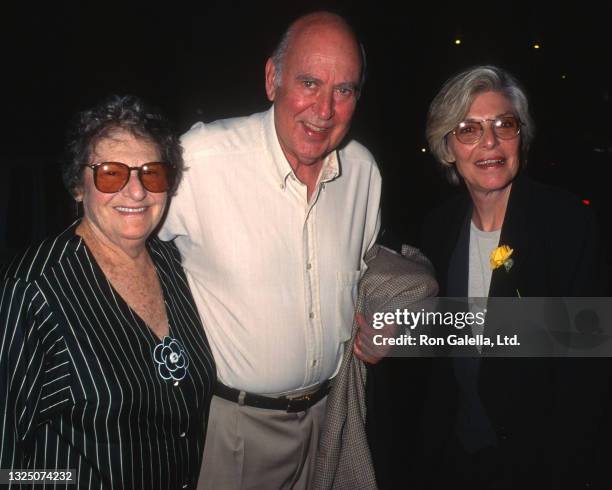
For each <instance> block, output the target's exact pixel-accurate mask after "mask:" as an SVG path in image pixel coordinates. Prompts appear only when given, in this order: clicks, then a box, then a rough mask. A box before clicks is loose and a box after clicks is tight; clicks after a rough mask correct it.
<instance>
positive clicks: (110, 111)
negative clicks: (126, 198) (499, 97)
mask: <svg viewBox="0 0 612 490" xmlns="http://www.w3.org/2000/svg"><path fill="white" fill-rule="evenodd" d="M118 130H124V131H128V132H130V133H131V134H133V135H134V136H135V137H138V138H142V139H144V140H147V141H150V142H152V143H153V144H155V145H156V146H157V148H158V150H159V153H160V155H161V159H162V160H163V161H164V162H166V163H169V164H170V165H172V167H173V168H174V172H175V174H174V179H173V183H172V187H171V188H170V189H169V190H168V195H170V196H172V195H173V194H174V193H175V192H176V189H177V187H178V185H179V183H180V181H181V177H182V175H183V170H184V163H183V156H182V155H183V149H182V147H181V143H180V141H179V138H178V135H177V134H176V132H175V131H174V129H173V128H172V126H171V125H170V123H169V121H168V120H167V119H166V118H165V117H164V116H163V115H162V114H161V113H160V112H159V111H158V110H156V109H154V108H152V107H149V106H147V105H146V104H145V103H144V102H143V101H142V99H140V98H139V97H136V96H134V95H123V96H120V95H111V96H109V97H107V98H106V99H104V100H103V101H102V102H100V104H98V105H96V106H95V107H93V108H91V109H88V110H85V111H82V112H79V113H78V114H77V115H76V117H75V118H74V121H73V124H72V127H71V129H70V131H69V133H68V144H67V145H66V156H65V158H64V160H63V163H62V179H63V181H64V186H65V187H66V189H67V190H68V192H70V194H71V195H73V196H75V195H76V193H77V192H78V189H79V188H80V186H81V184H82V170H83V167H82V165H88V164H90V163H91V154H92V152H93V151H94V149H95V147H96V145H97V144H98V142H99V141H100V140H102V139H104V138H108V137H110V136H112V134H113V133H114V132H116V131H118Z"/></svg>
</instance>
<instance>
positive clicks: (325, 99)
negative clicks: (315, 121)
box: [315, 90, 335, 120]
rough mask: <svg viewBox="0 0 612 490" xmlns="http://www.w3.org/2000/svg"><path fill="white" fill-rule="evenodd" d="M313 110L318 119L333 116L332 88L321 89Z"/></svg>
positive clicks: (326, 118)
mask: <svg viewBox="0 0 612 490" xmlns="http://www.w3.org/2000/svg"><path fill="white" fill-rule="evenodd" d="M315 112H316V114H317V116H318V117H319V118H320V119H323V120H328V119H331V118H332V117H334V114H335V101H334V92H333V91H332V90H321V92H319V94H318V97H317V102H316V105H315Z"/></svg>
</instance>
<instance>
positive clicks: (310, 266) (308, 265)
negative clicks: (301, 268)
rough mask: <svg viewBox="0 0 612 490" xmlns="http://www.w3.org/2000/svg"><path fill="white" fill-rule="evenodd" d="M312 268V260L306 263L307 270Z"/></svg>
mask: <svg viewBox="0 0 612 490" xmlns="http://www.w3.org/2000/svg"><path fill="white" fill-rule="evenodd" d="M310 269H312V264H311V263H310V262H308V263H307V264H306V270H307V271H309V270H310Z"/></svg>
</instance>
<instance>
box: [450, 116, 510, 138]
mask: <svg viewBox="0 0 612 490" xmlns="http://www.w3.org/2000/svg"><path fill="white" fill-rule="evenodd" d="M491 128H492V129H493V133H494V134H495V136H497V137H498V138H501V139H504V140H507V139H512V138H514V137H515V136H516V135H518V134H519V129H520V123H519V121H518V119H517V118H516V117H514V116H507V117H499V118H497V119H494V120H491ZM454 133H455V136H456V137H457V139H458V140H459V141H460V142H461V143H466V144H470V143H476V141H478V140H479V139H480V138H481V137H482V135H483V134H484V126H483V123H482V122H481V121H463V122H462V123H460V124H459V126H457V129H455V132H454Z"/></svg>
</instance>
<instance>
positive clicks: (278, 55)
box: [270, 12, 367, 95]
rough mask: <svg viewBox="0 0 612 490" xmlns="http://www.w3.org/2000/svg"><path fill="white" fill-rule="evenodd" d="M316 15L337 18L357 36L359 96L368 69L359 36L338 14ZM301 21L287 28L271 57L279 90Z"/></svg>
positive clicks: (275, 83) (325, 13) (323, 13)
mask: <svg viewBox="0 0 612 490" xmlns="http://www.w3.org/2000/svg"><path fill="white" fill-rule="evenodd" d="M316 14H321V15H326V16H328V17H336V18H337V19H338V21H340V22H342V24H344V25H345V26H346V28H347V29H348V30H349V31H350V32H351V33H352V34H353V36H355V40H356V41H357V44H358V45H359V54H360V55H361V74H360V77H359V86H358V87H357V89H358V91H359V93H358V95H359V94H361V91H362V89H363V86H364V84H365V81H366V67H367V63H366V52H365V48H364V47H363V44H362V43H361V42H360V41H359V39H358V38H357V35H356V34H355V32H354V30H353V29H352V27H351V26H350V25H349V23H348V22H347V21H346V20H345V19H344V18H342V17H341V16H339V15H337V14H332V13H330V12H318V13H315V14H310V15H316ZM299 20H301V18H300V19H298V20H296V21H295V22H293V23H292V24H291V25H290V26H289V27H288V28H287V30H286V31H285V32H284V33H283V35H282V37H281V38H280V41H279V42H278V44H277V45H276V48H274V51H273V52H272V55H271V56H270V58H271V59H272V64H273V65H274V72H275V77H274V86H275V87H276V88H279V87H280V86H281V83H282V79H283V65H284V62H285V58H286V56H287V51H289V46H290V44H291V41H292V40H293V35H294V34H295V26H296V24H297V23H298V21H299Z"/></svg>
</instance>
